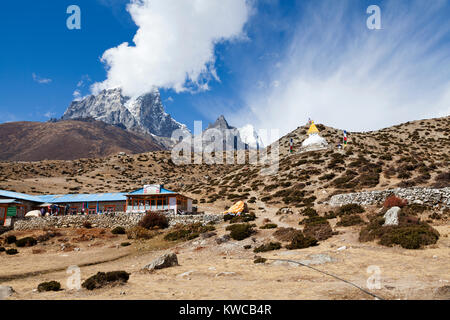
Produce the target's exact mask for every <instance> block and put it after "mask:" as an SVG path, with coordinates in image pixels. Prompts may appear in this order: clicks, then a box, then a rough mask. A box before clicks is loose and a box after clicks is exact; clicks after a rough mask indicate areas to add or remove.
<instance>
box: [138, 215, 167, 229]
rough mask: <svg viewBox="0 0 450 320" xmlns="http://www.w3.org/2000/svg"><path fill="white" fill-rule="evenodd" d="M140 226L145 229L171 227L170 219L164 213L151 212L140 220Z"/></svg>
mask: <svg viewBox="0 0 450 320" xmlns="http://www.w3.org/2000/svg"><path fill="white" fill-rule="evenodd" d="M139 226H140V227H143V228H145V229H155V228H158V229H165V228H167V227H169V220H168V219H167V217H166V215H165V214H164V213H160V212H149V213H147V214H146V215H145V216H144V217H143V218H142V219H141V221H139Z"/></svg>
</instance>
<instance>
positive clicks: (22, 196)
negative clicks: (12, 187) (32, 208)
mask: <svg viewBox="0 0 450 320" xmlns="http://www.w3.org/2000/svg"><path fill="white" fill-rule="evenodd" d="M0 197H5V198H9V199H18V200H26V201H32V202H39V203H40V202H41V199H40V198H39V197H38V196H30V195H28V194H25V193H18V192H12V191H6V190H0Z"/></svg>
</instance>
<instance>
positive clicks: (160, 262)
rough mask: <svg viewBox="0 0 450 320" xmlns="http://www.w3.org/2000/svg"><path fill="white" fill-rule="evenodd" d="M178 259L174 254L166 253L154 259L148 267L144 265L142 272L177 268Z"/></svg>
mask: <svg viewBox="0 0 450 320" xmlns="http://www.w3.org/2000/svg"><path fill="white" fill-rule="evenodd" d="M178 265H179V264H178V258H177V255H176V254H175V253H166V254H164V255H162V256H161V257H159V258H156V259H155V260H153V261H152V262H150V263H149V264H148V265H146V266H145V267H144V268H142V269H143V270H147V271H153V270H158V269H164V268H169V267H173V266H178Z"/></svg>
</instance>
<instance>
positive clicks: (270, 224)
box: [259, 223, 278, 229]
mask: <svg viewBox="0 0 450 320" xmlns="http://www.w3.org/2000/svg"><path fill="white" fill-rule="evenodd" d="M277 227H278V225H277V224H275V223H268V224H265V225H263V226H261V227H259V228H260V229H275V228H277Z"/></svg>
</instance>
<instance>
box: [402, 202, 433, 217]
mask: <svg viewBox="0 0 450 320" xmlns="http://www.w3.org/2000/svg"><path fill="white" fill-rule="evenodd" d="M425 210H427V207H426V206H424V205H422V204H416V203H413V204H408V205H407V206H405V207H403V208H402V213H403V214H405V215H412V216H416V215H417V214H420V213H423V212H424V211H425Z"/></svg>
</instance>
